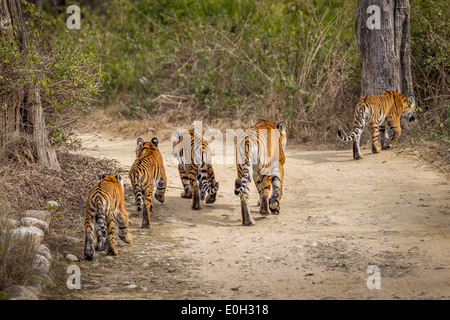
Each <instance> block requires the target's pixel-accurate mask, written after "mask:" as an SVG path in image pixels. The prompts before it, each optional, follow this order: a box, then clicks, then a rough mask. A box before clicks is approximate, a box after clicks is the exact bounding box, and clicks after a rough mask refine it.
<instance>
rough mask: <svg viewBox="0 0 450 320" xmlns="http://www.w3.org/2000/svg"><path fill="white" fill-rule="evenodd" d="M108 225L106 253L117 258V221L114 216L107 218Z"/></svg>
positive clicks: (110, 215)
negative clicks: (115, 239)
mask: <svg viewBox="0 0 450 320" xmlns="http://www.w3.org/2000/svg"><path fill="white" fill-rule="evenodd" d="M106 225H107V228H108V235H107V239H106V252H107V254H109V255H112V256H117V255H118V254H119V253H118V252H117V249H116V245H115V241H114V232H115V229H116V228H115V221H114V215H113V214H112V213H110V214H109V215H108V217H107V218H106Z"/></svg>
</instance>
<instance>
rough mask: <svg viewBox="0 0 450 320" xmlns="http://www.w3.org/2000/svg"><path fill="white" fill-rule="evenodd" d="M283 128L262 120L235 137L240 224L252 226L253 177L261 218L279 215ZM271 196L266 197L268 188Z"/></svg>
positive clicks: (283, 141)
mask: <svg viewBox="0 0 450 320" xmlns="http://www.w3.org/2000/svg"><path fill="white" fill-rule="evenodd" d="M285 128H286V125H285V123H284V122H283V121H282V122H280V123H278V124H277V125H276V126H275V125H274V124H272V123H271V122H270V121H269V120H267V119H266V118H261V119H259V121H258V122H257V123H256V125H254V126H253V127H249V128H246V129H244V131H243V132H242V133H241V134H239V135H238V137H237V144H236V165H237V176H238V178H237V179H236V181H235V190H234V193H235V194H236V195H240V199H241V213H242V224H243V225H245V226H248V225H254V224H255V221H254V220H253V218H252V216H251V213H250V210H249V208H248V198H249V191H250V186H249V185H248V182H251V180H252V178H253V179H254V181H255V185H256V188H257V189H258V192H259V196H260V209H259V213H260V214H263V215H267V214H269V210H268V209H270V211H271V213H272V214H279V213H280V201H281V197H282V194H283V178H284V162H285V156H284V148H285V147H286V140H287V139H286V130H285ZM271 187H272V195H271V196H270V198H269V193H270V188H271Z"/></svg>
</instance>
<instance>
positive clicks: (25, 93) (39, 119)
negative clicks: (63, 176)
mask: <svg viewBox="0 0 450 320" xmlns="http://www.w3.org/2000/svg"><path fill="white" fill-rule="evenodd" d="M0 22H1V25H0V27H1V28H0V37H4V38H6V39H8V40H11V41H17V42H19V45H20V51H21V54H22V55H27V49H28V45H29V42H28V35H27V31H26V27H25V21H24V18H23V14H22V8H21V6H20V0H0ZM0 58H1V57H0ZM27 87H28V88H25V87H21V88H14V89H15V90H11V91H10V92H6V93H3V94H2V95H1V96H0V107H1V109H0V117H1V118H0V124H1V125H2V126H1V130H2V132H0V133H1V136H0V146H1V147H2V148H7V147H11V144H12V143H14V142H15V141H17V139H15V138H13V137H17V136H19V135H21V136H25V137H26V143H27V144H28V145H30V146H31V150H33V153H34V154H35V155H36V158H37V160H38V162H39V163H40V164H41V165H42V166H43V167H46V168H49V169H55V170H59V169H60V165H59V162H58V159H57V157H56V153H55V150H54V149H53V146H52V144H51V143H50V140H49V136H48V132H47V128H46V126H45V119H44V112H43V109H42V104H41V96H40V91H39V87H38V86H36V85H33V84H32V83H31V81H30V82H29V83H28V86H27ZM1 91H2V90H0V92H1Z"/></svg>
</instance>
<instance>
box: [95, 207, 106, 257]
mask: <svg viewBox="0 0 450 320" xmlns="http://www.w3.org/2000/svg"><path fill="white" fill-rule="evenodd" d="M95 204H96V207H97V215H96V216H95V229H96V230H97V250H99V251H103V250H105V249H106V236H107V233H108V232H107V228H106V217H105V207H104V203H103V201H102V199H100V198H97V199H96V202H95Z"/></svg>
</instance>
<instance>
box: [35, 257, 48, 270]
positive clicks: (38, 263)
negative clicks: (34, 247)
mask: <svg viewBox="0 0 450 320" xmlns="http://www.w3.org/2000/svg"><path fill="white" fill-rule="evenodd" d="M33 267H35V268H42V267H43V268H46V269H50V261H48V260H47V258H46V257H44V256H43V255H42V254H36V258H35V259H34V261H33Z"/></svg>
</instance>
